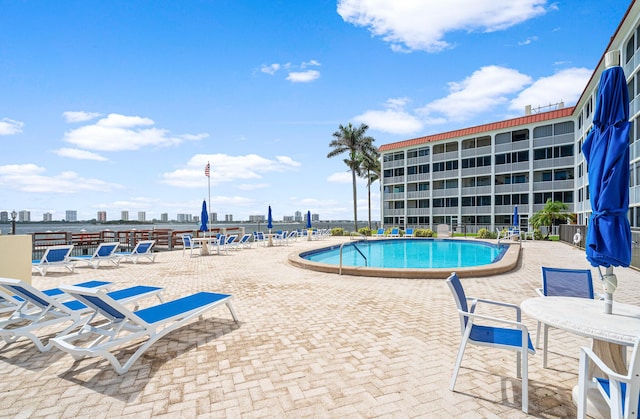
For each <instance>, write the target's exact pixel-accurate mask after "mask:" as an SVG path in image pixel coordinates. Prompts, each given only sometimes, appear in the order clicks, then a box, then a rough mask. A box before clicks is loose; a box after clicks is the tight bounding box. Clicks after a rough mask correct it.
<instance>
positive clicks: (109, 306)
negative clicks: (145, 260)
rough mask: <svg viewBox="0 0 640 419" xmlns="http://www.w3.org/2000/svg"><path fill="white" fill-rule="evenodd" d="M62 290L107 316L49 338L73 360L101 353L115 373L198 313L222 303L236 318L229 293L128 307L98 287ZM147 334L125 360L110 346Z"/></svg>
mask: <svg viewBox="0 0 640 419" xmlns="http://www.w3.org/2000/svg"><path fill="white" fill-rule="evenodd" d="M61 288H62V289H63V290H64V291H65V292H67V293H69V294H70V295H72V296H73V297H75V298H77V299H78V300H80V301H82V302H83V303H85V304H87V305H89V306H91V307H92V308H93V309H95V310H96V314H98V313H100V314H101V315H102V316H104V317H106V318H107V319H108V321H107V322H106V323H103V324H100V325H97V326H94V325H92V324H91V323H92V321H93V317H91V318H89V319H87V321H86V322H85V323H84V325H83V326H82V328H81V329H80V330H79V331H78V332H75V333H71V334H68V335H66V336H59V337H56V338H54V339H52V342H53V345H55V346H56V347H58V348H59V349H61V350H63V351H65V352H67V353H69V354H70V355H71V356H73V358H74V359H75V360H80V359H82V358H85V357H102V358H104V359H106V360H107V361H109V363H110V364H111V365H112V366H113V368H114V369H115V370H116V372H117V373H118V374H124V373H126V372H127V371H128V370H129V368H131V366H132V365H133V364H134V363H135V362H136V360H137V359H138V358H139V357H140V356H141V355H142V354H143V353H144V352H145V351H146V350H147V349H149V347H150V346H151V345H153V344H154V343H155V342H156V341H158V340H159V339H161V338H162V337H164V336H165V335H167V334H168V333H170V332H172V331H174V330H176V329H178V328H180V327H182V326H184V325H185V324H186V323H188V322H190V321H191V320H193V319H194V318H195V317H199V318H200V320H202V318H203V315H204V313H205V312H207V311H209V310H211V309H213V308H215V307H217V306H219V305H221V304H225V305H226V306H227V308H228V309H229V311H230V312H231V316H232V317H233V320H234V321H235V322H236V323H237V322H238V318H237V316H236V314H235V311H234V310H233V306H232V305H231V300H232V298H233V297H232V296H231V295H228V294H215V293H211V292H200V293H197V294H193V295H189V296H187V297H183V298H179V299H177V300H173V301H169V302H166V303H163V304H159V305H156V306H152V307H148V308H144V309H142V310H138V311H131V310H129V309H127V308H126V307H124V306H123V305H122V304H120V303H119V302H117V301H115V300H113V299H112V298H110V297H109V296H108V295H107V294H105V293H104V292H102V291H99V290H87V289H85V288H78V287H71V286H64V287H61ZM90 335H97V338H96V339H94V340H93V341H90V342H86V339H87V337H88V336H90ZM144 337H147V341H146V342H144V343H143V344H142V345H141V346H140V347H138V348H137V349H136V351H135V352H134V353H133V355H131V356H130V357H129V358H128V359H127V360H126V361H125V362H124V363H121V362H120V361H118V359H117V358H116V357H115V355H114V354H113V353H112V350H113V349H115V348H117V347H118V346H121V345H123V344H127V343H131V342H134V341H137V340H139V339H141V338H144ZM75 341H84V343H85V344H86V346H78V345H75V344H74V342H75Z"/></svg>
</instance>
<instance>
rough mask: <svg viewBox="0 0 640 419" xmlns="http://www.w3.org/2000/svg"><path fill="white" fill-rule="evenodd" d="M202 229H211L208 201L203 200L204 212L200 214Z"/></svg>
mask: <svg viewBox="0 0 640 419" xmlns="http://www.w3.org/2000/svg"><path fill="white" fill-rule="evenodd" d="M200 221H201V224H200V231H209V213H208V212H207V201H204V200H203V201H202V214H200Z"/></svg>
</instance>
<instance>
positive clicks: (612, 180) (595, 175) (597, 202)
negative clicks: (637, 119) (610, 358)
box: [582, 66, 631, 313]
mask: <svg viewBox="0 0 640 419" xmlns="http://www.w3.org/2000/svg"><path fill="white" fill-rule="evenodd" d="M582 151H583V152H584V155H585V158H586V160H587V166H588V171H589V193H590V194H591V217H590V221H589V228H588V230H587V239H586V254H587V260H588V261H589V262H590V263H591V265H593V266H604V267H606V268H607V272H606V274H605V275H604V277H603V278H602V279H603V280H604V288H605V292H606V307H605V311H606V312H607V313H611V305H612V294H613V292H614V291H615V288H616V286H617V280H616V277H615V275H614V274H613V266H623V267H627V266H629V263H630V262H631V228H630V226H629V220H628V219H627V212H628V210H629V97H628V91H627V80H626V77H625V75H624V71H623V69H622V67H620V66H615V67H611V68H608V69H606V70H605V71H604V72H603V73H602V75H601V76H600V84H599V86H598V96H597V100H596V108H595V112H594V116H593V129H592V130H591V132H589V135H588V136H587V138H586V139H585V142H584V145H583V146H582ZM601 276H602V275H601Z"/></svg>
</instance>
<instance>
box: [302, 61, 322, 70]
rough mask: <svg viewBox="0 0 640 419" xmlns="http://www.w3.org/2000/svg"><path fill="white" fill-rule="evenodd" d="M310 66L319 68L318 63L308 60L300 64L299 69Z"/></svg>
mask: <svg viewBox="0 0 640 419" xmlns="http://www.w3.org/2000/svg"><path fill="white" fill-rule="evenodd" d="M310 66H316V67H319V66H320V62H319V61H316V60H309V61H304V62H303V63H302V64H300V68H307V67H310Z"/></svg>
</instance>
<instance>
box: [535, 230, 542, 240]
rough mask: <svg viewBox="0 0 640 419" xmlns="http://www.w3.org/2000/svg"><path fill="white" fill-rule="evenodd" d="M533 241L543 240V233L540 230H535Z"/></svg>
mask: <svg viewBox="0 0 640 419" xmlns="http://www.w3.org/2000/svg"><path fill="white" fill-rule="evenodd" d="M533 240H542V233H541V232H540V229H539V228H536V229H534V230H533Z"/></svg>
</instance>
